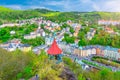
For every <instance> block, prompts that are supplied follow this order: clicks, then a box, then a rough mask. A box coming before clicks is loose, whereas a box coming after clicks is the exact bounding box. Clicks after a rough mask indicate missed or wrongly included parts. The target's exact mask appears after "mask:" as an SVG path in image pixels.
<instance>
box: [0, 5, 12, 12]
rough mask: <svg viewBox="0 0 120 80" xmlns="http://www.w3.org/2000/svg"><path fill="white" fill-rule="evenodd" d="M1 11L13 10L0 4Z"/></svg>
mask: <svg viewBox="0 0 120 80" xmlns="http://www.w3.org/2000/svg"><path fill="white" fill-rule="evenodd" d="M3 11H13V10H12V9H10V8H6V7H3V6H0V12H3Z"/></svg>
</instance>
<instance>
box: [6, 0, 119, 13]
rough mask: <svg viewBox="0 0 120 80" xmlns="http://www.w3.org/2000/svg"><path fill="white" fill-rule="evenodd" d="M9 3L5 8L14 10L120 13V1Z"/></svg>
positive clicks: (26, 1)
mask: <svg viewBox="0 0 120 80" xmlns="http://www.w3.org/2000/svg"><path fill="white" fill-rule="evenodd" d="M21 2H22V1H21ZM7 3H8V2H6V4H5V3H4V4H5V6H6V7H10V8H13V9H29V8H32V9H34V8H46V9H51V10H59V11H110V12H120V5H119V3H120V0H99V1H98V0H31V1H30V0H24V4H21V3H20V4H16V5H15V4H14V3H13V4H7ZM11 3H12V2H11Z"/></svg>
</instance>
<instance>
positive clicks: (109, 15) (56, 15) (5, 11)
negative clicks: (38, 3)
mask: <svg viewBox="0 0 120 80" xmlns="http://www.w3.org/2000/svg"><path fill="white" fill-rule="evenodd" d="M40 16H44V17H46V18H47V19H50V20H52V21H58V22H63V21H66V20H68V19H70V20H74V21H76V22H80V21H81V22H82V21H90V22H95V23H96V22H97V21H98V20H99V19H105V20H119V19H120V13H118V12H58V11H51V10H47V9H33V10H12V9H9V8H5V7H2V6H0V23H3V22H12V21H14V20H17V19H28V18H34V17H40Z"/></svg>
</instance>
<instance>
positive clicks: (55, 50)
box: [47, 39, 62, 55]
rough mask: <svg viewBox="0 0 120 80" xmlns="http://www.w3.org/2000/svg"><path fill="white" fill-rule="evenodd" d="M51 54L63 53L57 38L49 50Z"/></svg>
mask: <svg viewBox="0 0 120 80" xmlns="http://www.w3.org/2000/svg"><path fill="white" fill-rule="evenodd" d="M47 53H48V54H50V55H58V54H61V53H62V50H61V49H60V48H59V47H58V45H57V42H56V40H55V39H54V41H53V43H52V45H51V47H50V48H49V49H48V51H47Z"/></svg>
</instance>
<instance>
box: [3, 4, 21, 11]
mask: <svg viewBox="0 0 120 80" xmlns="http://www.w3.org/2000/svg"><path fill="white" fill-rule="evenodd" d="M3 6H6V7H8V8H12V9H18V10H21V9H22V6H20V5H3Z"/></svg>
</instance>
